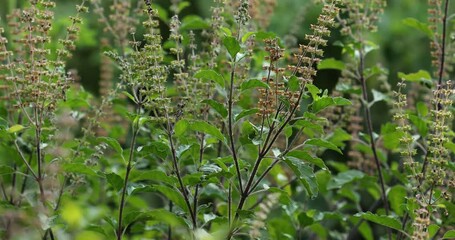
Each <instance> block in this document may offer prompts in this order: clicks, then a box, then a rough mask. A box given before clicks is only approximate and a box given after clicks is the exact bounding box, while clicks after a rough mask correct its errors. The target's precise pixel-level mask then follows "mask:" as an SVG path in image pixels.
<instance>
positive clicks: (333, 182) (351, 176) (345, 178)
mask: <svg viewBox="0 0 455 240" xmlns="http://www.w3.org/2000/svg"><path fill="white" fill-rule="evenodd" d="M364 176H365V174H364V173H363V172H361V171H358V170H349V171H346V172H341V173H339V174H338V175H336V176H333V177H332V178H331V179H330V181H329V183H328V184H327V189H328V190H332V189H337V188H341V187H343V186H344V185H345V184H347V183H350V182H352V181H354V180H356V179H362V178H363V177H364Z"/></svg>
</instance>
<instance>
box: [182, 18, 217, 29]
mask: <svg viewBox="0 0 455 240" xmlns="http://www.w3.org/2000/svg"><path fill="white" fill-rule="evenodd" d="M207 28H210V24H208V23H207V22H206V21H204V19H202V18H201V17H199V16H196V15H189V16H186V17H184V18H183V20H182V26H180V31H184V30H196V29H207Z"/></svg>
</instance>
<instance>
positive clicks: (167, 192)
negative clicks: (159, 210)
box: [153, 185, 188, 212]
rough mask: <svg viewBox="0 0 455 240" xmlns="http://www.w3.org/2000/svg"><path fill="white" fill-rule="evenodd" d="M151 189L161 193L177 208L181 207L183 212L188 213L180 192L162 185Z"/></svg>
mask: <svg viewBox="0 0 455 240" xmlns="http://www.w3.org/2000/svg"><path fill="white" fill-rule="evenodd" d="M153 188H154V189H156V190H157V191H159V192H160V193H162V194H163V195H164V196H166V198H167V199H169V200H171V201H172V202H173V203H175V204H176V205H177V206H179V207H181V208H182V209H183V210H184V211H186V212H188V206H187V205H186V203H185V199H184V198H183V195H182V194H181V193H180V191H177V190H176V189H174V188H171V187H168V186H164V185H158V186H154V187H153Z"/></svg>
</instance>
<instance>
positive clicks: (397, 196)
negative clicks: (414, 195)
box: [387, 185, 407, 216]
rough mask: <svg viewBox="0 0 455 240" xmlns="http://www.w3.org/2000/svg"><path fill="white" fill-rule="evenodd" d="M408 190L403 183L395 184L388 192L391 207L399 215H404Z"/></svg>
mask: <svg viewBox="0 0 455 240" xmlns="http://www.w3.org/2000/svg"><path fill="white" fill-rule="evenodd" d="M406 196H407V191H406V188H405V187H403V186H402V185H396V186H393V187H392V188H391V189H390V191H389V193H388V194H387V198H388V199H389V202H390V207H391V208H392V210H393V211H394V212H396V213H397V215H398V216H403V213H404V208H403V205H404V204H405V202H406Z"/></svg>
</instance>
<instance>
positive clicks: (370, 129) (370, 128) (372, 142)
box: [359, 44, 392, 239]
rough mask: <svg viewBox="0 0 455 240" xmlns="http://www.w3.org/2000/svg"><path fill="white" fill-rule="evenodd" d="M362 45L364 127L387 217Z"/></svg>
mask: <svg viewBox="0 0 455 240" xmlns="http://www.w3.org/2000/svg"><path fill="white" fill-rule="evenodd" d="M362 48H363V44H361V47H360V50H359V54H360V63H359V74H360V79H359V80H360V83H361V85H362V97H363V101H362V104H363V108H364V111H365V117H366V125H367V131H368V135H369V136H370V147H371V150H372V151H373V157H374V162H375V164H376V169H377V171H378V177H379V184H380V185H381V196H382V201H383V202H384V209H385V213H386V215H389V203H388V202H387V196H386V190H385V182H384V177H383V175H382V167H381V163H380V161H379V157H378V153H377V150H376V143H375V140H374V136H373V134H374V132H373V122H372V120H371V112H370V107H369V106H368V92H367V91H368V89H367V83H366V79H365V76H364V69H365V55H364V53H363V49H362ZM387 234H388V237H389V239H392V234H391V231H390V229H389V228H388V229H387Z"/></svg>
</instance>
